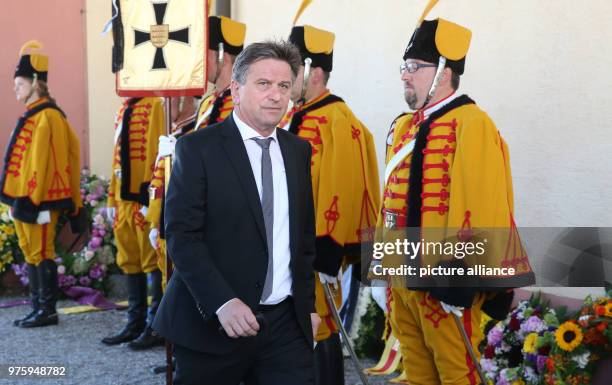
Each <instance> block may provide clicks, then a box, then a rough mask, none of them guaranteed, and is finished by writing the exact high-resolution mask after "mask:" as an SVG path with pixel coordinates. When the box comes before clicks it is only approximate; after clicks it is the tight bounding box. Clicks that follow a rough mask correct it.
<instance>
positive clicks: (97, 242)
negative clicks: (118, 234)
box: [88, 237, 102, 250]
mask: <svg viewBox="0 0 612 385" xmlns="http://www.w3.org/2000/svg"><path fill="white" fill-rule="evenodd" d="M101 245H102V238H100V237H93V238H91V241H89V245H88V246H89V248H90V249H91V250H96V249H98V248H99V247H100V246H101Z"/></svg>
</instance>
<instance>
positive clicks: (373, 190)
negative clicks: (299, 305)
mask: <svg viewBox="0 0 612 385" xmlns="http://www.w3.org/2000/svg"><path fill="white" fill-rule="evenodd" d="M289 131H290V132H292V133H295V134H297V135H298V136H300V137H301V138H303V139H305V140H307V141H309V142H310V144H311V146H312V167H311V174H312V188H313V196H314V203H315V217H316V231H317V258H316V260H315V262H314V268H315V270H317V271H320V272H323V273H326V274H328V275H332V276H335V275H337V274H338V269H339V268H340V267H341V265H342V264H343V263H349V262H355V261H358V260H359V256H360V253H361V245H362V242H368V241H369V240H371V232H370V231H371V230H372V229H373V227H374V225H375V221H376V215H377V214H376V213H377V212H378V210H377V207H378V202H379V197H380V192H379V184H378V183H379V182H378V168H377V164H376V152H375V148H374V140H373V137H372V134H371V133H370V131H369V130H368V129H367V127H365V126H364V125H363V124H362V123H361V122H360V121H359V120H358V119H357V118H356V117H355V115H354V114H353V112H352V111H351V110H350V108H349V107H348V106H347V105H346V103H344V101H343V100H342V99H341V98H339V97H337V96H335V95H333V94H331V93H329V91H328V92H325V93H324V94H323V95H321V96H319V97H318V98H315V99H313V100H312V101H310V102H308V103H306V104H304V105H303V106H302V107H301V109H299V110H298V111H297V112H295V113H294V115H293V117H292V120H291V124H290V126H289ZM316 282H317V283H316V287H315V291H316V309H317V313H319V315H320V316H321V318H322V321H323V322H322V323H321V326H320V327H319V330H318V332H317V336H316V340H317V341H320V340H324V339H326V338H328V337H329V336H330V334H331V333H337V332H338V327H337V325H335V322H334V320H333V318H332V315H331V312H330V309H329V307H328V306H329V305H328V304H327V302H326V300H325V295H324V293H323V287H322V285H321V283H320V281H319V280H318V279H317V280H316ZM336 294H337V295H336V305H337V306H339V305H340V304H341V299H342V296H341V292H340V290H338V292H337V293H336Z"/></svg>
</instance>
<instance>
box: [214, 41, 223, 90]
mask: <svg viewBox="0 0 612 385" xmlns="http://www.w3.org/2000/svg"><path fill="white" fill-rule="evenodd" d="M224 53H225V49H223V43H219V51H218V54H217V71H215V79H214V80H213V81H212V83H216V82H217V79H219V75H221V70H222V69H223V64H225V55H224Z"/></svg>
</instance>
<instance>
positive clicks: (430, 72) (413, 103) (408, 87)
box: [402, 59, 436, 110]
mask: <svg viewBox="0 0 612 385" xmlns="http://www.w3.org/2000/svg"><path fill="white" fill-rule="evenodd" d="M411 62H413V63H418V64H431V63H427V62H425V61H423V60H417V59H407V60H406V63H411ZM435 75H436V68H435V67H425V68H419V69H418V70H417V71H416V72H414V73H409V72H408V71H404V72H402V81H403V82H404V98H405V99H406V103H408V106H409V107H410V108H411V109H413V110H418V109H419V108H421V107H423V103H425V99H427V94H428V93H429V89H430V88H431V83H432V82H433V78H434V76H435Z"/></svg>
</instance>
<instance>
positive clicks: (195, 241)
mask: <svg viewBox="0 0 612 385" xmlns="http://www.w3.org/2000/svg"><path fill="white" fill-rule="evenodd" d="M299 66H300V55H299V52H298V51H297V49H296V48H295V47H294V46H293V45H291V44H289V43H284V42H281V43H276V42H265V43H255V44H252V45H250V46H248V47H247V48H246V49H245V50H244V51H242V53H241V54H240V55H239V56H238V57H237V58H236V62H235V64H234V69H233V74H232V83H231V90H232V98H233V100H234V105H235V108H234V112H233V113H232V115H231V116H230V117H228V118H227V119H226V120H224V121H223V122H221V123H219V124H216V125H212V126H210V127H209V128H207V129H206V130H202V131H197V132H195V133H193V134H190V135H187V136H185V137H183V138H181V139H180V140H179V141H178V143H177V147H176V158H175V163H174V168H173V170H172V176H171V179H170V184H169V188H168V195H167V200H166V208H165V221H166V236H167V244H168V252H169V253H170V256H171V257H172V260H173V261H174V264H175V271H174V274H173V276H172V279H171V280H170V282H169V283H168V287H167V290H166V293H165V295H164V298H163V300H162V302H161V304H160V307H159V310H158V313H157V316H156V318H155V322H154V325H153V327H154V329H155V330H157V331H158V332H159V334H161V335H162V336H164V337H165V338H167V339H168V340H170V341H172V342H173V343H174V346H175V356H176V360H177V362H176V375H175V381H174V383H175V384H210V385H224V384H228V385H232V384H238V383H240V382H241V381H244V383H245V384H246V385H251V384H260V385H274V384H278V385H287V384H292V385H301V384H312V383H313V368H312V365H313V362H312V359H313V357H312V355H313V334H314V332H316V330H317V328H318V324H319V323H320V319H319V317H318V315H317V314H316V312H315V308H314V273H313V268H312V261H313V259H314V254H315V226H314V210H313V198H312V188H311V177H310V158H311V149H310V145H309V144H308V143H307V142H304V141H302V140H301V139H299V138H297V137H296V136H294V135H293V134H290V133H288V132H286V131H284V130H277V129H276V126H277V125H278V123H279V122H280V120H281V118H282V116H283V115H284V113H285V112H286V110H287V104H288V101H289V97H290V94H291V87H292V84H293V82H294V81H295V77H296V74H297V72H298V69H299Z"/></svg>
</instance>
